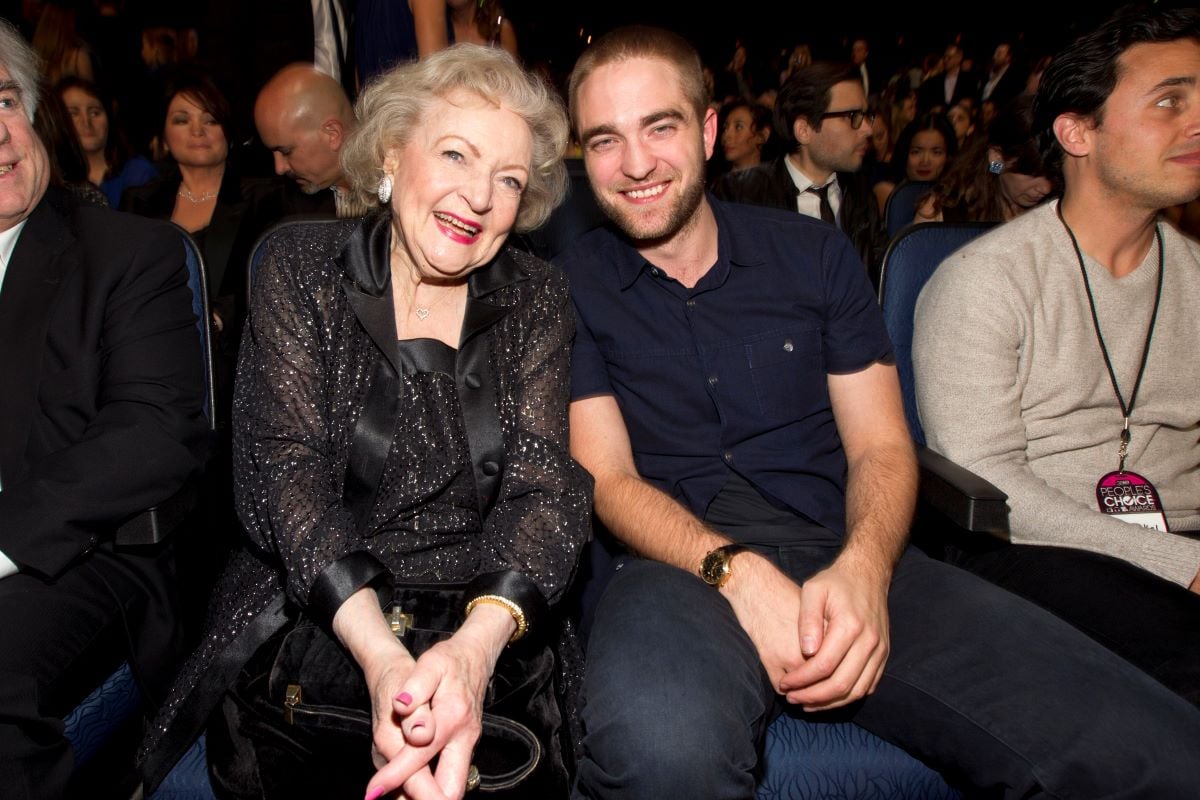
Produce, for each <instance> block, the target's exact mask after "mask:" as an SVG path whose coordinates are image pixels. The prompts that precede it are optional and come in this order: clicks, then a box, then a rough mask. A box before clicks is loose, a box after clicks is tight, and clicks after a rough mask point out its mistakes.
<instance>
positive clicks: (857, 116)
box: [821, 108, 878, 130]
mask: <svg viewBox="0 0 1200 800" xmlns="http://www.w3.org/2000/svg"><path fill="white" fill-rule="evenodd" d="M876 116H878V115H877V114H876V113H875V112H874V111H867V110H866V109H865V108H852V109H850V110H849V111H826V112H825V113H824V114H822V115H821V119H829V118H830V117H845V118H846V119H847V120H849V121H850V127H851V128H853V129H854V130H858V129H859V128H861V127H862V124H863V120H864V119H865V120H866V121H867V122H869V123H871V124H872V125H874V124H875V117H876Z"/></svg>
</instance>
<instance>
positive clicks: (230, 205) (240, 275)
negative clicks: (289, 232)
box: [121, 68, 282, 419]
mask: <svg viewBox="0 0 1200 800" xmlns="http://www.w3.org/2000/svg"><path fill="white" fill-rule="evenodd" d="M162 107H163V117H162V119H163V122H162V132H161V134H160V140H161V142H162V146H163V148H164V149H165V150H166V153H167V156H168V158H169V161H170V167H169V168H168V169H167V171H166V172H165V173H164V174H163V175H161V176H160V177H159V178H158V179H156V180H154V181H151V182H150V183H147V184H146V185H144V186H138V187H134V188H131V189H128V190H126V192H125V194H124V197H123V199H122V202H121V210H122V211H130V212H132V213H134V214H140V215H141V216H144V217H153V218H155V219H169V220H170V221H171V222H174V223H175V224H176V225H179V226H180V227H181V228H183V229H184V230H186V231H187V232H188V233H189V234H191V236H192V238H193V239H195V240H196V244H197V245H199V247H200V251H201V252H202V253H203V255H204V266H205V271H206V276H207V280H208V295H209V304H210V308H211V311H212V325H213V331H214V333H215V334H216V336H215V340H214V356H215V361H216V365H215V366H216V376H217V380H218V400H219V403H218V405H219V408H218V418H219V419H223V418H225V414H226V413H227V412H228V404H229V402H230V401H231V399H232V390H233V370H234V366H235V365H236V363H237V347H238V337H239V336H240V335H241V329H242V320H243V318H244V315H245V296H246V263H247V260H248V258H249V256H250V251H251V249H252V248H253V246H254V242H255V241H256V240H257V239H258V237H259V235H261V234H262V233H263V231H265V230H266V229H267V227H269V226H270V225H271V223H273V222H274V221H275V220H276V219H278V218H279V216H280V215H281V213H282V212H281V206H280V202H279V201H280V194H279V191H278V188H277V185H276V184H274V183H272V182H270V181H267V180H262V179H249V178H246V179H244V178H242V177H241V176H240V175H239V173H238V168H237V161H238V157H237V155H236V154H235V153H233V152H231V151H232V148H231V146H230V142H231V141H236V138H235V137H233V136H231V135H230V134H231V133H232V131H231V130H230V127H229V126H230V122H231V112H230V108H229V103H228V101H227V100H226V99H225V95H224V94H223V93H222V92H221V90H220V89H219V88H218V87H217V85H216V84H215V83H214V82H213V81H212V80H211V79H210V78H209V77H208V76H207V75H205V74H204V73H202V72H199V71H196V70H193V69H190V68H189V69H182V70H181V71H179V72H177V73H176V74H175V75H174V76H173V77H172V78H171V79H170V80H168V82H167V87H166V90H165V93H164V98H163V106H162Z"/></svg>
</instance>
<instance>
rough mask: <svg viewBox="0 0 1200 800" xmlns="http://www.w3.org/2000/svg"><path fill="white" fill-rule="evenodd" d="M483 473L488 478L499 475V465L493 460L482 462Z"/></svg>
mask: <svg viewBox="0 0 1200 800" xmlns="http://www.w3.org/2000/svg"><path fill="white" fill-rule="evenodd" d="M483 474H484V475H487V476H488V477H489V478H491V477H494V476H496V475H499V474H500V465H499V464H497V463H496V462H495V461H485V462H483Z"/></svg>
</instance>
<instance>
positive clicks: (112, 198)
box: [54, 78, 158, 208]
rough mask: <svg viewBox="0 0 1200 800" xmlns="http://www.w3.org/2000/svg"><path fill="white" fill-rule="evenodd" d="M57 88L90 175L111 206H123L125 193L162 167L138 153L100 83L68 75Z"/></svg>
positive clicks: (151, 177) (143, 182)
mask: <svg viewBox="0 0 1200 800" xmlns="http://www.w3.org/2000/svg"><path fill="white" fill-rule="evenodd" d="M54 91H55V92H56V93H57V95H58V96H59V98H61V100H62V103H63V105H64V106H65V107H66V109H67V113H68V114H69V115H70V117H71V122H72V123H73V125H74V128H75V136H76V138H77V139H78V141H79V146H80V147H81V148H82V150H83V155H84V157H85V158H86V159H87V179H88V180H89V181H91V182H92V183H93V184H94V185H96V186H99V187H100V191H102V192H104V196H105V198H107V199H108V204H109V205H110V206H112V207H113V208H120V206H121V193H122V192H124V191H125V189H127V188H129V187H132V186H142V185H144V184H146V183H149V182H150V181H151V180H153V179H154V178H155V177H156V176H157V175H158V170H157V169H156V168H155V167H154V165H153V164H151V163H150V162H149V161H148V160H147V159H146V158H144V157H142V156H139V155H135V154H134V152H133V149H132V148H131V147H130V146H129V143H128V142H127V141H126V139H125V134H124V131H122V130H121V127H120V125H119V124H117V120H116V117H115V116H114V115H113V106H112V102H111V101H110V100H109V98H108V97H107V95H105V94H104V93H103V92H102V91H101V90H100V87H98V86H97V85H96V84H94V83H92V82H91V81H88V80H85V79H83V78H64V79H63V80H61V81H59V82H58V85H57V86H55V89H54Z"/></svg>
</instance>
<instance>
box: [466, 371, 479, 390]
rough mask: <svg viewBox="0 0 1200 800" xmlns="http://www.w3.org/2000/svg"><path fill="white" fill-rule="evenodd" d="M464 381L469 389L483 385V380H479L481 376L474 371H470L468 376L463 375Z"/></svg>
mask: <svg viewBox="0 0 1200 800" xmlns="http://www.w3.org/2000/svg"><path fill="white" fill-rule="evenodd" d="M463 383H465V384H466V385H467V388H468V389H478V388H479V387H480V386H482V385H483V382H482V381H480V380H479V376H478V375H476V374H475V373H474V372H468V373H467V374H466V376H464V377H463Z"/></svg>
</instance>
